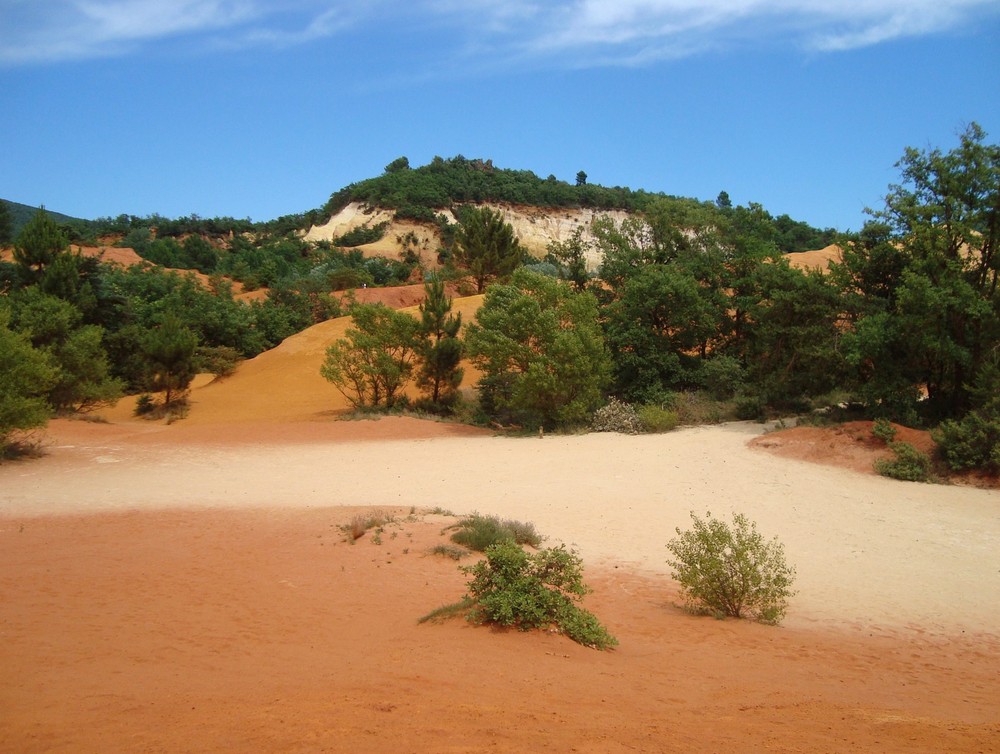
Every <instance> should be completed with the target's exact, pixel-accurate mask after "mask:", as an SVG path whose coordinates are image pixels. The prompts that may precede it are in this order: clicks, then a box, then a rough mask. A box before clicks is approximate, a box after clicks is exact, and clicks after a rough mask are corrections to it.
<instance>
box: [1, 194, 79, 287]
mask: <svg viewBox="0 0 1000 754" xmlns="http://www.w3.org/2000/svg"><path fill="white" fill-rule="evenodd" d="M68 248H69V239H68V238H66V234H65V233H63V232H62V230H60V229H59V226H58V225H56V223H55V221H54V220H53V219H52V218H51V217H49V214H48V213H47V212H46V211H45V208H44V207H42V208H40V209H39V210H38V211H37V212H36V213H35V214H34V215H33V216H32V218H31V220H29V221H28V224H27V225H25V226H24V227H23V228H21V232H20V233H18V234H17V238H16V239H15V240H14V261H15V262H16V263H17V265H18V266H19V267H20V268H21V270H22V271H23V273H24V276H25V279H26V280H27V281H28V282H35V281H37V280H39V279H40V278H41V277H42V275H43V274H44V272H45V270H46V268H47V267H48V266H49V265H50V264H52V263H53V262H54V261H55V260H56V257H58V256H59V255H60V254H62V253H63V252H64V251H66V250H67V249H68Z"/></svg>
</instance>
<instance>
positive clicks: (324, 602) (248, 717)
mask: <svg viewBox="0 0 1000 754" xmlns="http://www.w3.org/2000/svg"><path fill="white" fill-rule="evenodd" d="M408 512H409V511H408V510H405V509H404V510H399V511H397V513H399V514H400V515H401V516H402V517H403V518H404V519H405V518H406V515H407V514H408ZM353 513H354V511H351V510H345V509H329V510H280V511H278V510H270V511H217V510H215V511H194V512H192V511H162V512H156V513H128V512H126V513H116V514H106V515H94V516H88V517H72V516H70V517H59V518H42V519H27V520H5V521H3V526H2V532H0V537H2V538H3V539H2V541H3V552H4V555H3V560H4V563H5V567H4V571H3V576H2V581H0V583H2V584H3V594H4V602H3V605H4V607H3V613H2V614H3V620H2V624H0V625H2V633H3V646H4V653H3V660H2V669H3V674H2V675H3V678H4V679H5V680H4V682H3V684H2V685H0V708H2V709H3V710H4V714H3V717H2V722H0V749H2V750H3V751H10V752H15V751H16V752H42V751H46V752H47V751H64V752H107V751H199V752H200V751H205V752H231V751H309V752H312V751H370V752H399V751H446V752H474V751H582V752H587V751H589V752H618V751H648V752H658V751H695V752H710V751H725V750H729V751H825V752H830V751H841V752H857V751H886V752H899V751H908V752H946V751H947V752H964V751H968V752H984V751H996V750H997V747H998V745H1000V724H998V722H997V712H998V710H997V697H996V690H997V677H998V675H1000V646H998V641H997V639H996V637H993V638H991V639H988V640H984V639H983V637H963V636H951V637H944V636H921V635H918V634H911V633H908V634H906V635H898V634H895V633H894V632H885V631H878V630H876V629H872V630H871V631H865V632H857V631H856V632H854V633H824V632H820V631H816V630H808V631H803V630H792V629H787V628H780V627H779V628H773V627H766V626H760V625H756V624H752V623H747V622H739V621H717V620H714V619H711V618H699V617H693V616H690V615H688V614H686V613H685V612H683V611H682V610H680V609H679V608H678V607H676V606H675V604H674V602H675V601H676V592H675V589H674V587H673V585H672V584H671V583H669V582H665V581H661V580H655V579H648V578H643V577H640V576H637V575H634V574H631V573H628V572H625V571H624V570H611V571H610V572H597V573H595V572H588V574H587V576H588V581H589V582H590V583H591V584H592V585H593V586H594V588H595V591H594V593H593V594H592V595H590V596H589V597H588V599H587V602H586V604H587V606H588V607H589V608H590V609H592V610H594V611H595V612H596V613H597V614H598V615H599V616H601V617H602V618H603V619H604V621H605V622H606V623H607V624H608V625H609V627H610V628H611V630H612V631H613V632H614V633H615V634H616V635H617V636H618V638H619V640H620V641H621V646H620V648H619V649H617V650H615V651H613V652H603V653H602V652H597V651H595V650H590V649H586V648H583V647H581V646H579V645H576V644H574V643H573V642H571V641H569V640H567V639H565V638H564V637H561V636H557V635H550V634H545V633H530V634H524V633H519V632H516V631H509V632H506V631H500V632H498V631H494V630H491V629H489V628H477V627H473V626H470V625H468V624H466V623H465V622H464V621H462V620H460V619H459V620H451V621H449V622H446V623H444V624H423V625H418V624H417V619H418V618H419V617H420V616H421V615H423V614H425V613H426V612H428V611H430V610H431V609H433V608H434V607H437V606H439V605H442V604H445V603H448V602H450V601H453V600H455V599H457V597H459V596H460V595H461V594H462V592H463V584H464V580H463V576H462V574H460V573H459V572H458V570H457V568H456V564H455V563H454V562H453V561H451V560H448V559H445V558H441V557H439V556H433V555H430V554H429V552H428V551H429V549H430V548H431V547H432V546H433V545H434V544H435V543H438V542H442V541H444V537H443V535H442V529H443V527H444V526H446V525H447V523H448V522H449V519H446V518H444V517H441V516H433V515H418V516H416V517H415V520H413V521H407V520H403V521H402V522H400V523H399V524H398V525H390V526H389V527H387V528H386V530H385V532H384V533H383V534H382V535H381V543H380V544H377V543H376V541H375V539H373V536H372V533H369V534H367V535H366V536H365V537H363V538H362V539H361V540H359V541H358V542H357V543H356V544H354V545H350V544H347V543H346V542H345V540H344V537H343V535H342V533H341V532H340V531H339V529H338V528H337V525H338V524H340V523H343V522H345V521H347V520H349V519H350V517H351V515H352V514H353Z"/></svg>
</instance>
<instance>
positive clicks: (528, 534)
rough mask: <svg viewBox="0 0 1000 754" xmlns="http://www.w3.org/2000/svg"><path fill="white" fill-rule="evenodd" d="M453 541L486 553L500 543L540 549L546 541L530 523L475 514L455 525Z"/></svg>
mask: <svg viewBox="0 0 1000 754" xmlns="http://www.w3.org/2000/svg"><path fill="white" fill-rule="evenodd" d="M455 529H456V531H455V532H454V533H453V534H452V535H451V540H452V541H453V542H455V543H456V544H459V545H463V546H464V547H468V548H469V549H470V550H475V551H476V552H485V551H486V550H487V549H488V548H489V547H490V546H491V545H495V544H498V543H500V542H514V543H515V544H518V545H530V546H531V547H538V546H539V545H541V544H542V542H543V541H544V539H545V538H544V537H542V536H541V535H540V534H539V533H538V532H537V531H535V525H534V524H532V523H530V522H528V523H525V522H522V521H514V520H510V519H501V518H500V517H499V516H486V515H483V514H480V513H473V514H472V515H471V516H466V517H465V518H463V519H462V520H461V521H459V522H458V523H457V524H456V525H455Z"/></svg>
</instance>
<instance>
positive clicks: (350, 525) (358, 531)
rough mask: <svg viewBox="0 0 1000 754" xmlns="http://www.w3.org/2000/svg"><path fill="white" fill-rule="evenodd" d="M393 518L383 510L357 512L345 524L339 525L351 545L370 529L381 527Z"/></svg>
mask: <svg viewBox="0 0 1000 754" xmlns="http://www.w3.org/2000/svg"><path fill="white" fill-rule="evenodd" d="M393 521H395V518H394V517H393V516H392V515H390V514H388V513H385V512H384V511H375V512H374V513H359V514H357V515H356V516H354V517H353V518H352V519H351V520H350V521H348V522H347V523H346V524H343V525H342V526H341V527H340V530H341V531H342V532H344V535H345V536H346V537H347V541H348V542H350V543H351V544H352V545H353V544H354V543H355V542H357V541H358V540H359V539H361V537H363V536H364V534H365V532H367V531H369V530H370V529H381V528H382V527H383V526H385V525H386V524H391V523H392V522H393Z"/></svg>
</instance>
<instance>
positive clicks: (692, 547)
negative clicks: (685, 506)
mask: <svg viewBox="0 0 1000 754" xmlns="http://www.w3.org/2000/svg"><path fill="white" fill-rule="evenodd" d="M691 521H692V524H693V526H692V528H691V529H688V530H686V531H681V529H680V528H677V530H676V531H677V537H676V538H674V539H672V540H670V542H669V543H667V549H668V550H670V553H671V554H672V555H673V556H674V559H673V560H670V561H668V563H669V564H670V566H671V567H673V569H674V573H673V577H674V578H675V579H677V580H678V582H679V583H680V586H681V590H682V592H683V594H684V597H685V599H686V600H687V602H688V604H689V605H690V606H691V607H693V608H695V609H697V610H705V611H709V612H716V613H719V614H721V615H730V616H732V617H734V618H743V617H749V618H753V619H755V620H758V621H761V622H762V623H779V622H780V621H781V619H782V618H783V617H784V614H785V610H786V609H787V603H788V598H789V597H791V596H792V595H793V594H794V592H793V591H792V589H791V586H792V582H793V581H794V578H795V569H794V568H793V567H791V566H789V565H788V564H787V563H786V562H785V549H784V546H783V545H782V544H781V543H780V542H779V541H778V540H777V539H772V540H771V541H770V542H767V541H765V540H764V538H763V536H761V534H760V532H758V531H757V525H756V524H755V523H753V522H752V521H750V520H749V519H748V518H747V517H746V516H745V515H743V514H742V513H737V514H735V515H734V516H733V524H732V526H729V525H728V524H726V523H725V522H724V521H720V520H719V519H716V518H712V514H711V513H709V514H707V515H706V517H705V519H701V518H698V516H696V515H695V514H694V513H692V514H691Z"/></svg>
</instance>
